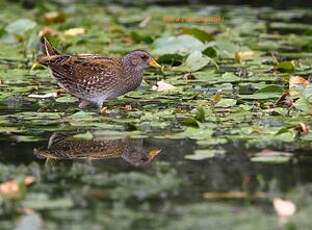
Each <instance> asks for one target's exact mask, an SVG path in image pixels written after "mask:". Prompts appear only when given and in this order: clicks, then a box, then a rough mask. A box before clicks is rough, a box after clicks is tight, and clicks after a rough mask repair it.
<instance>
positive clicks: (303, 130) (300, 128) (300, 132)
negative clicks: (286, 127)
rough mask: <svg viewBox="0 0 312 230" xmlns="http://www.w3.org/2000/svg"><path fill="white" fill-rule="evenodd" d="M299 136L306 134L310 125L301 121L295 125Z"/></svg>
mask: <svg viewBox="0 0 312 230" xmlns="http://www.w3.org/2000/svg"><path fill="white" fill-rule="evenodd" d="M295 130H296V131H297V133H298V135H299V136H302V135H306V134H308V133H309V132H310V127H309V126H308V125H306V124H304V123H303V122H300V123H299V125H298V126H296V127H295Z"/></svg>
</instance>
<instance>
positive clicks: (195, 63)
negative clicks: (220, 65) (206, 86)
mask: <svg viewBox="0 0 312 230" xmlns="http://www.w3.org/2000/svg"><path fill="white" fill-rule="evenodd" d="M210 60H211V59H210V58H209V57H207V56H205V55H203V54H202V53H201V52H200V51H194V52H192V53H191V54H190V55H189V56H188V57H187V59H186V61H185V64H186V66H188V67H189V68H190V69H191V70H192V71H197V70H200V69H202V68H204V67H205V66H206V65H207V64H208V63H209V62H210Z"/></svg>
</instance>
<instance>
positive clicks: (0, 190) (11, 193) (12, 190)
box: [0, 176, 35, 198]
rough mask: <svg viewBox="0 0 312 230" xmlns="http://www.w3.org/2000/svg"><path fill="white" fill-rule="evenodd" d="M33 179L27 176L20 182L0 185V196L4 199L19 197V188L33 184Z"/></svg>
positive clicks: (11, 181) (13, 181) (14, 181)
mask: <svg viewBox="0 0 312 230" xmlns="http://www.w3.org/2000/svg"><path fill="white" fill-rule="evenodd" d="M34 181H35V178H34V177H32V176H27V177H25V179H24V180H23V181H21V182H18V181H16V180H10V181H6V182H3V183H1V184H0V195H1V196H5V197H11V198H12V197H17V196H19V195H20V192H21V187H23V186H29V185H31V184H32V183H34Z"/></svg>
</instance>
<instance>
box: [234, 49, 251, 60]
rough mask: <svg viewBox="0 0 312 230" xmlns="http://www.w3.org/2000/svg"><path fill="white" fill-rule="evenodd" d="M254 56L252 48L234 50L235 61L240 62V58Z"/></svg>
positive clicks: (244, 58)
mask: <svg viewBox="0 0 312 230" xmlns="http://www.w3.org/2000/svg"><path fill="white" fill-rule="evenodd" d="M254 56H256V52H255V51H252V50H248V51H240V52H235V60H236V61H237V62H241V61H242V60H246V59H251V58H253V57H254Z"/></svg>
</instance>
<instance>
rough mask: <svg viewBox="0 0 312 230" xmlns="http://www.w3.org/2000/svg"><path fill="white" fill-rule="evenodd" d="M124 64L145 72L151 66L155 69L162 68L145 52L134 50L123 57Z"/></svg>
mask: <svg viewBox="0 0 312 230" xmlns="http://www.w3.org/2000/svg"><path fill="white" fill-rule="evenodd" d="M123 62H124V63H125V64H127V65H130V66H131V67H132V68H135V69H136V70H144V69H146V68H147V67H149V66H151V67H155V68H160V67H161V66H160V65H159V64H158V63H157V62H156V61H155V59H154V58H153V57H152V56H151V55H150V54H149V53H148V52H146V51H144V50H134V51H131V52H129V53H128V54H126V55H125V56H124V57H123Z"/></svg>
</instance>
